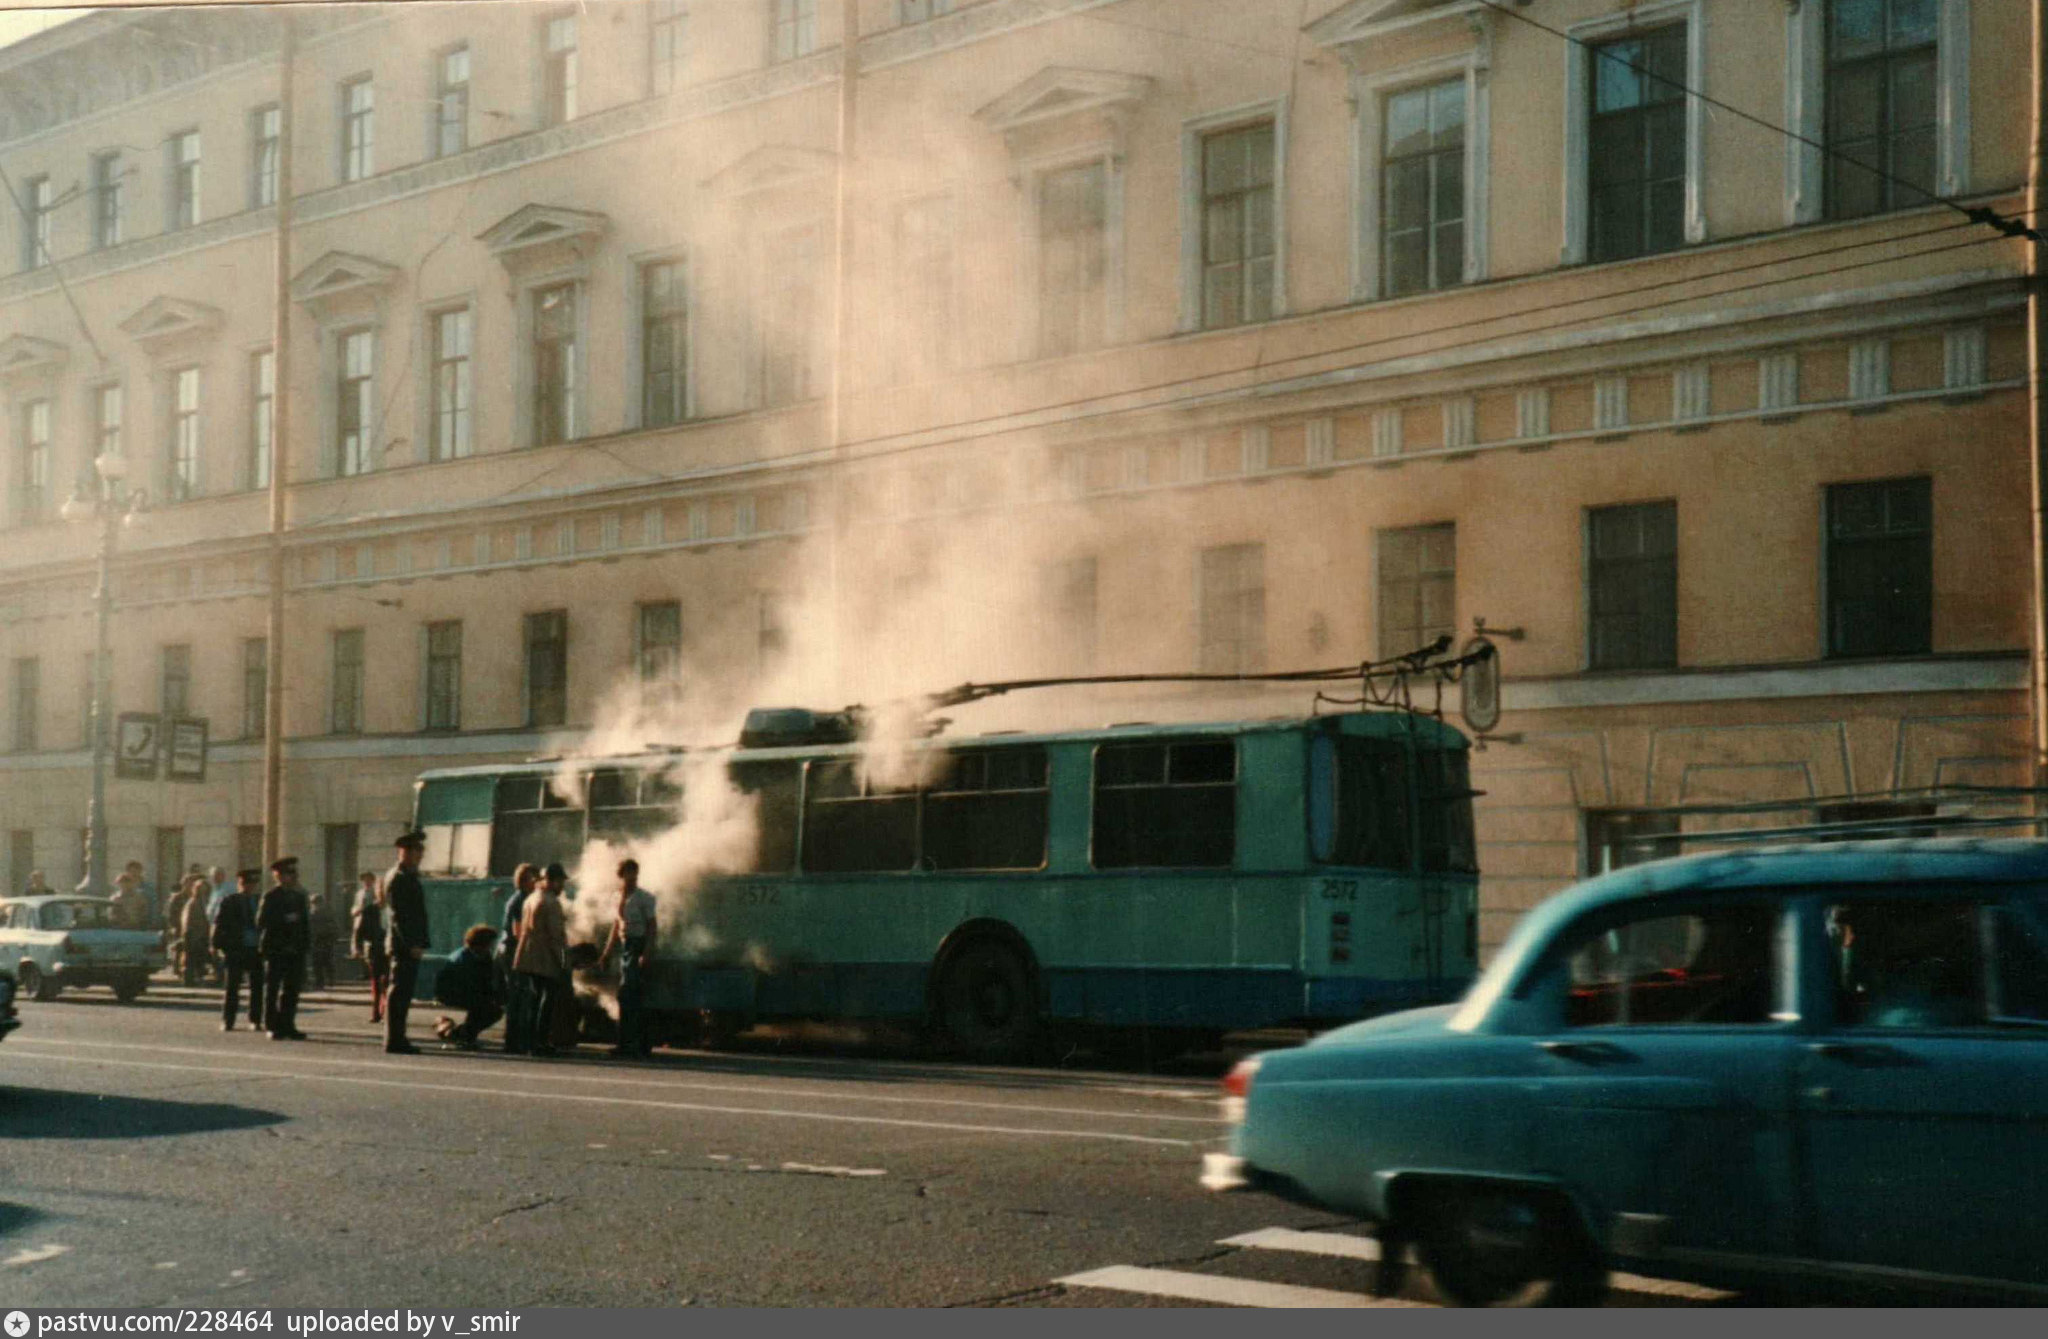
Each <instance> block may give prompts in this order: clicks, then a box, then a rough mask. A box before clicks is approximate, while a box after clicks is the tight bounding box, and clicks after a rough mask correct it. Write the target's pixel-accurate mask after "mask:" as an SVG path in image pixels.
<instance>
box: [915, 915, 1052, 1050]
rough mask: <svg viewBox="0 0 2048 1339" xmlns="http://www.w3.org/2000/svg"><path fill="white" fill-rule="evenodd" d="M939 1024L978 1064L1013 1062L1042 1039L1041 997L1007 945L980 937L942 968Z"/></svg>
mask: <svg viewBox="0 0 2048 1339" xmlns="http://www.w3.org/2000/svg"><path fill="white" fill-rule="evenodd" d="M936 993H937V1001H938V1021H939V1025H940V1026H941V1027H942V1028H944V1029H945V1033H946V1035H947V1037H949V1038H950V1039H951V1040H952V1042H953V1044H954V1045H955V1046H957V1047H958V1048H959V1049H960V1050H962V1051H964V1052H966V1053H967V1054H968V1055H970V1056H972V1057H973V1058H974V1059H976V1060H1014V1059H1017V1058H1019V1057H1021V1056H1023V1055H1024V1054H1026V1053H1027V1052H1028V1051H1029V1050H1030V1049H1031V1046H1032V1043H1033V1042H1035V1041H1036V1040H1037V1038H1038V999H1037V992H1036V991H1035V989H1034V988H1033V983H1032V980H1031V969H1030V968H1029V967H1028V966H1027V965H1026V964H1025V962H1024V959H1023V957H1022V955H1020V954H1019V953H1018V952H1017V951H1016V950H1015V949H1013V948H1011V947H1009V946H1008V945H1007V944H1003V943H999V942H997V941H995V940H992V939H978V940H975V941H973V942H971V943H968V944H966V945H964V946H962V947H961V948H960V949H959V950H958V951H957V952H955V953H953V954H952V955H951V956H950V957H948V958H947V959H946V960H945V962H944V963H943V964H942V965H941V966H940V968H939V980H938V990H937V992H936Z"/></svg>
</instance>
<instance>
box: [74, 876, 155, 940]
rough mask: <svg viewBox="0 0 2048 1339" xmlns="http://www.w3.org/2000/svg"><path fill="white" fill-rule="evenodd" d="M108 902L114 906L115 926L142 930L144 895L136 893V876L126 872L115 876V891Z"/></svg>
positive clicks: (109, 896)
mask: <svg viewBox="0 0 2048 1339" xmlns="http://www.w3.org/2000/svg"><path fill="white" fill-rule="evenodd" d="M81 891H82V888H81ZM108 900H109V901H111V902H112V903H113V904H114V911H113V915H114V924H116V925H118V926H120V927H121V928H122V929H124V930H140V929H141V928H142V925H143V913H142V894H140V893H138V892H136V891H135V876H134V875H132V874H130V873H128V871H126V870H123V871H121V872H120V873H119V874H117V875H115V876H114V891H113V892H112V893H109V894H108Z"/></svg>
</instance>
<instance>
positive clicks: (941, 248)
mask: <svg viewBox="0 0 2048 1339" xmlns="http://www.w3.org/2000/svg"><path fill="white" fill-rule="evenodd" d="M896 269H897V281H896V304H897V312H898V320H899V322H900V328H901V330H902V338H903V341H904V346H903V357H902V359H901V362H900V364H899V366H900V374H899V375H900V379H905V380H916V379H919V378H921V377H923V376H927V375H930V374H931V373H933V372H935V371H937V370H938V369H939V368H941V367H943V366H944V365H945V362H946V349H947V341H948V338H949V336H950V332H951V325H952V309H953V237H952V231H951V229H950V228H949V227H948V225H947V202H946V200H945V199H944V197H941V196H929V197H926V198H924V199H921V200H911V201H909V202H907V203H905V204H904V205H903V207H902V208H901V209H899V210H898V211H897V214H896Z"/></svg>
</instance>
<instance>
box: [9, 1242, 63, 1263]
mask: <svg viewBox="0 0 2048 1339" xmlns="http://www.w3.org/2000/svg"><path fill="white" fill-rule="evenodd" d="M70 1250H71V1248H70V1247H69V1246H59V1245H57V1244H56V1243H55V1242H51V1243H49V1244H48V1245H45V1246H24V1247H22V1248H21V1249H20V1250H18V1251H16V1252H15V1253H14V1254H13V1255H10V1256H8V1257H7V1258H6V1259H5V1260H0V1269H18V1268H20V1267H21V1266H22V1265H39V1264H41V1263H42V1262H43V1261H45V1260H55V1259H56V1258H57V1257H58V1256H60V1255H65V1254H68V1253H69V1252H70Z"/></svg>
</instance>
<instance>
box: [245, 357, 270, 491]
mask: <svg viewBox="0 0 2048 1339" xmlns="http://www.w3.org/2000/svg"><path fill="white" fill-rule="evenodd" d="M276 401H277V357H276V355H274V354H273V353H271V351H270V350H269V349H263V350H261V351H259V352H257V353H252V354H250V355H249V465H248V470H247V475H246V477H247V478H248V480H249V487H251V488H268V487H270V456H271V450H270V443H271V431H272V427H273V424H272V422H271V414H272V412H273V409H274V407H275V405H276Z"/></svg>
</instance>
